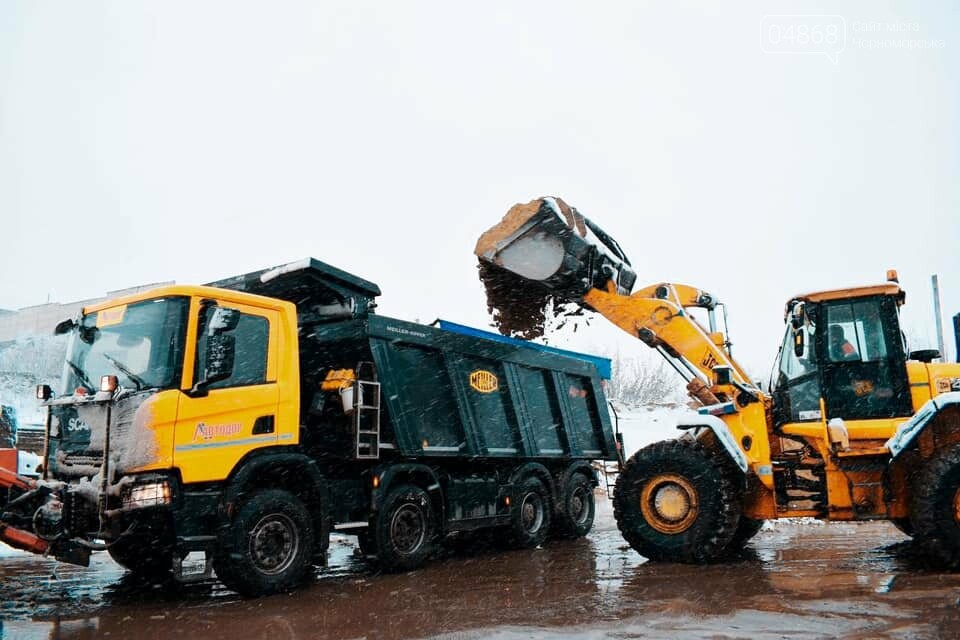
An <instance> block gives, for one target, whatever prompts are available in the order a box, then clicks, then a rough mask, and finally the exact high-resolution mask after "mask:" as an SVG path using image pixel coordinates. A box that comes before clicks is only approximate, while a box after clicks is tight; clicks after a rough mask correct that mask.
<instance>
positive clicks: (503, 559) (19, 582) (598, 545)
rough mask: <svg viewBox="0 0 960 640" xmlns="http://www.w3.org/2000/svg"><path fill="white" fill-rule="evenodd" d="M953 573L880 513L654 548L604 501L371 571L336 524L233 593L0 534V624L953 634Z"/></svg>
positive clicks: (956, 623)
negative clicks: (278, 578) (622, 526)
mask: <svg viewBox="0 0 960 640" xmlns="http://www.w3.org/2000/svg"><path fill="white" fill-rule="evenodd" d="M958 599H960V574H957V573H949V572H945V571H941V570H938V569H937V568H936V567H934V568H931V567H927V566H924V565H923V564H922V562H921V561H920V560H919V559H918V558H916V557H915V556H914V554H913V552H912V547H911V545H910V544H909V543H908V542H907V538H905V537H904V536H903V535H902V534H900V533H899V532H898V531H897V530H896V529H894V528H893V526H891V525H889V524H887V523H881V522H878V523H865V524H827V525H824V524H819V523H812V524H809V523H808V524H796V523H783V522H781V523H777V525H776V526H775V527H773V528H770V529H767V530H764V531H762V532H761V533H760V534H759V535H758V536H757V537H756V538H754V540H753V541H752V542H751V543H750V544H749V545H748V548H747V550H746V552H745V553H744V554H743V555H742V556H741V557H738V558H735V559H731V560H728V561H725V562H723V563H719V564H713V565H707V566H687V565H672V564H655V563H648V562H646V561H645V560H644V558H642V557H641V556H639V555H638V554H637V553H636V552H634V551H633V550H632V549H630V548H629V547H628V546H627V545H626V544H625V543H624V542H623V540H622V538H621V537H620V535H619V533H618V532H617V530H616V525H615V523H614V521H613V517H612V514H611V513H610V507H609V503H608V502H607V501H606V500H605V499H603V498H601V499H600V500H599V503H598V514H597V523H596V526H595V528H594V530H593V532H591V534H590V535H589V536H588V537H587V538H585V539H580V540H572V541H554V542H549V543H548V544H547V545H545V546H544V547H542V548H539V549H535V550H531V551H506V550H503V549H501V548H499V547H498V546H497V544H496V539H495V538H493V539H490V540H487V541H480V542H479V543H478V542H472V543H471V544H469V545H454V547H453V548H452V549H449V550H447V551H446V552H445V553H444V554H443V557H441V558H438V559H437V560H436V561H434V562H433V563H431V564H430V565H428V566H426V567H424V568H422V569H420V570H418V571H414V572H410V573H406V574H397V575H389V574H381V573H379V572H377V571H376V569H375V568H374V567H372V566H371V565H370V564H368V563H367V562H366V561H365V560H364V559H362V558H360V557H358V556H357V555H356V554H355V553H354V547H353V538H349V537H340V536H336V537H335V538H334V539H333V541H332V543H331V553H330V562H329V566H328V567H327V568H325V569H322V570H318V571H317V573H316V575H315V577H314V578H313V579H312V580H311V581H310V582H309V583H308V584H306V585H304V586H303V587H302V588H300V589H299V590H298V591H296V592H294V593H290V594H283V595H277V596H272V597H268V598H261V599H256V600H247V599H243V598H241V597H239V596H237V595H236V594H234V593H232V592H230V591H228V590H226V589H225V588H224V587H223V586H222V585H221V584H219V583H218V582H216V581H207V582H202V583H199V584H192V585H175V584H166V585H149V584H143V583H140V582H138V581H137V580H135V579H133V578H132V577H131V576H130V575H129V574H126V573H125V572H124V570H123V569H121V568H120V567H119V566H117V565H116V564H114V563H113V562H112V561H111V560H110V558H109V556H107V555H106V554H105V553H95V554H94V556H93V558H92V561H91V566H90V567H89V568H80V567H73V566H69V565H62V564H57V563H56V562H54V561H52V560H48V559H44V558H40V557H36V556H29V555H26V554H21V553H19V552H14V551H11V550H8V549H6V548H5V547H4V548H2V550H0V620H2V627H0V629H2V631H0V637H3V638H17V639H19V638H24V639H38V640H39V639H43V640H47V639H49V640H59V639H68V638H69V639H71V640H87V639H93V638H124V639H131V638H144V639H153V638H157V639H160V638H189V639H190V640H207V639H211V640H212V639H217V638H224V639H230V640H236V639H240V638H263V639H268V640H300V639H308V638H384V639H397V640H400V639H410V638H434V637H438V638H444V639H461V638H462V639H472V638H497V639H510V640H512V639H515V638H516V639H519V638H542V639H552V638H588V639H593V638H616V639H628V638H680V639H685V638H710V639H716V638H758V639H763V638H832V637H846V638H960V603H958Z"/></svg>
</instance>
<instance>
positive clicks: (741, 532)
mask: <svg viewBox="0 0 960 640" xmlns="http://www.w3.org/2000/svg"><path fill="white" fill-rule="evenodd" d="M763 522H764V521H763V520H755V519H754V518H748V517H747V516H740V522H738V523H737V530H736V531H735V532H734V534H733V540H731V541H730V545H729V546H728V547H727V549H729V550H730V551H740V550H741V549H743V547H745V546H746V544H747V543H748V542H750V539H751V538H753V536H755V535H757V534H758V533H760V529H761V528H763Z"/></svg>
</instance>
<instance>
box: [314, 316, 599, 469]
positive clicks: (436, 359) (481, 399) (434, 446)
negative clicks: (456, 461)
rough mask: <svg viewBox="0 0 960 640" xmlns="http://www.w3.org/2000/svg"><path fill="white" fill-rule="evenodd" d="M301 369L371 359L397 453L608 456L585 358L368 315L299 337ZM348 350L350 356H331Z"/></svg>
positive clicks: (593, 377) (592, 373) (595, 383)
mask: <svg viewBox="0 0 960 640" xmlns="http://www.w3.org/2000/svg"><path fill="white" fill-rule="evenodd" d="M302 339H303V340H305V341H306V344H303V345H301V353H302V354H303V357H304V359H305V360H307V361H308V364H306V366H305V367H304V371H303V374H304V375H305V376H307V377H311V376H312V375H316V378H317V379H319V377H320V376H319V374H320V373H321V372H323V373H325V371H326V370H329V369H330V368H337V367H344V368H349V367H353V366H356V362H354V361H353V360H357V361H362V360H364V359H366V358H369V360H370V361H372V362H374V363H375V364H376V371H377V376H378V378H379V380H378V381H379V383H380V385H381V398H382V402H383V405H384V409H385V417H384V429H383V436H382V440H384V441H390V440H391V437H392V438H394V439H395V446H396V448H397V450H398V452H399V453H400V454H401V455H402V456H405V457H417V458H419V457H424V456H441V457H449V456H454V457H459V456H465V457H472V458H473V457H483V458H503V457H507V458H510V457H530V458H584V459H604V460H616V449H615V444H614V436H613V430H612V427H611V423H610V418H609V414H608V412H607V408H606V400H605V398H604V394H603V389H602V387H601V378H600V375H599V373H598V371H597V368H596V366H595V365H594V364H593V363H592V362H589V361H587V360H583V359H580V358H575V357H570V356H565V355H561V354H556V353H548V352H544V351H541V350H538V349H535V348H527V347H525V346H522V345H515V344H508V343H503V342H498V341H494V340H490V339H487V338H483V337H477V336H470V335H465V334H463V333H458V332H454V331H445V330H442V329H435V328H433V327H429V326H424V325H419V324H414V323H411V322H405V321H403V320H397V319H394V318H388V317H383V316H376V315H371V316H369V317H368V318H366V319H363V320H352V321H348V322H338V323H331V324H325V325H319V326H317V327H315V328H314V330H313V331H311V332H310V333H309V335H308V336H306V337H302ZM343 354H349V356H347V357H348V358H350V360H349V361H344V360H342V359H341V360H338V361H336V362H335V364H333V365H332V366H331V364H330V363H331V361H332V360H333V359H337V358H343Z"/></svg>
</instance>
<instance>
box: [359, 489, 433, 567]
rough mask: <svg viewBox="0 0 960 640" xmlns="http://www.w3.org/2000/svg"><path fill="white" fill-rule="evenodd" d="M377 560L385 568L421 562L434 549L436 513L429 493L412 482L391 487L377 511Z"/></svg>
mask: <svg viewBox="0 0 960 640" xmlns="http://www.w3.org/2000/svg"><path fill="white" fill-rule="evenodd" d="M374 529H375V530H374V535H375V536H376V537H375V541H376V554H377V562H378V563H379V565H380V566H381V567H382V568H383V569H385V570H387V571H410V570H411V569H416V568H417V567H420V566H422V565H423V564H424V563H425V562H426V561H427V560H428V559H429V558H430V556H431V555H433V551H434V539H435V538H436V531H437V524H436V515H435V514H434V512H433V504H432V503H431V502H430V496H428V495H427V492H426V491H424V490H423V489H421V488H420V487H418V486H416V485H412V484H403V485H399V486H397V487H396V488H394V489H392V490H391V491H390V493H388V494H387V497H386V498H385V499H384V501H383V504H382V505H381V507H380V511H378V512H377V516H376V525H375V528H374Z"/></svg>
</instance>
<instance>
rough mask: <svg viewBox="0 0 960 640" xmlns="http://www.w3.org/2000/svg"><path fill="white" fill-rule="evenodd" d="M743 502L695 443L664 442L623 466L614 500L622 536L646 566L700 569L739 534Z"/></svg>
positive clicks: (718, 463)
mask: <svg viewBox="0 0 960 640" xmlns="http://www.w3.org/2000/svg"><path fill="white" fill-rule="evenodd" d="M740 500H741V497H740V496H739V495H736V491H735V490H734V486H733V484H732V483H731V482H730V479H729V474H727V473H725V472H724V468H723V461H719V460H716V459H715V457H714V456H711V455H710V453H709V452H708V451H707V450H706V449H704V448H703V446H702V445H700V444H699V443H698V442H696V441H690V440H667V441H664V442H657V443H654V444H651V445H649V446H647V447H644V448H643V449H640V450H639V451H637V452H636V453H635V454H633V456H631V457H630V459H629V460H627V463H626V465H624V468H623V472H622V473H621V474H620V477H619V478H618V479H617V484H616V487H615V489H614V494H613V513H614V517H615V518H616V520H617V527H618V528H619V529H620V533H621V534H622V535H623V537H624V538H625V539H626V541H627V542H628V543H630V546H631V547H633V548H634V549H635V550H636V551H637V552H638V553H640V555H642V556H645V557H646V558H649V559H650V560H667V561H671V562H688V563H704V562H709V561H711V560H714V559H716V558H718V557H720V556H721V555H722V554H723V553H724V551H726V549H727V547H728V546H729V545H730V542H731V541H732V540H733V537H734V534H735V533H736V531H737V523H738V520H739V517H740Z"/></svg>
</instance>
